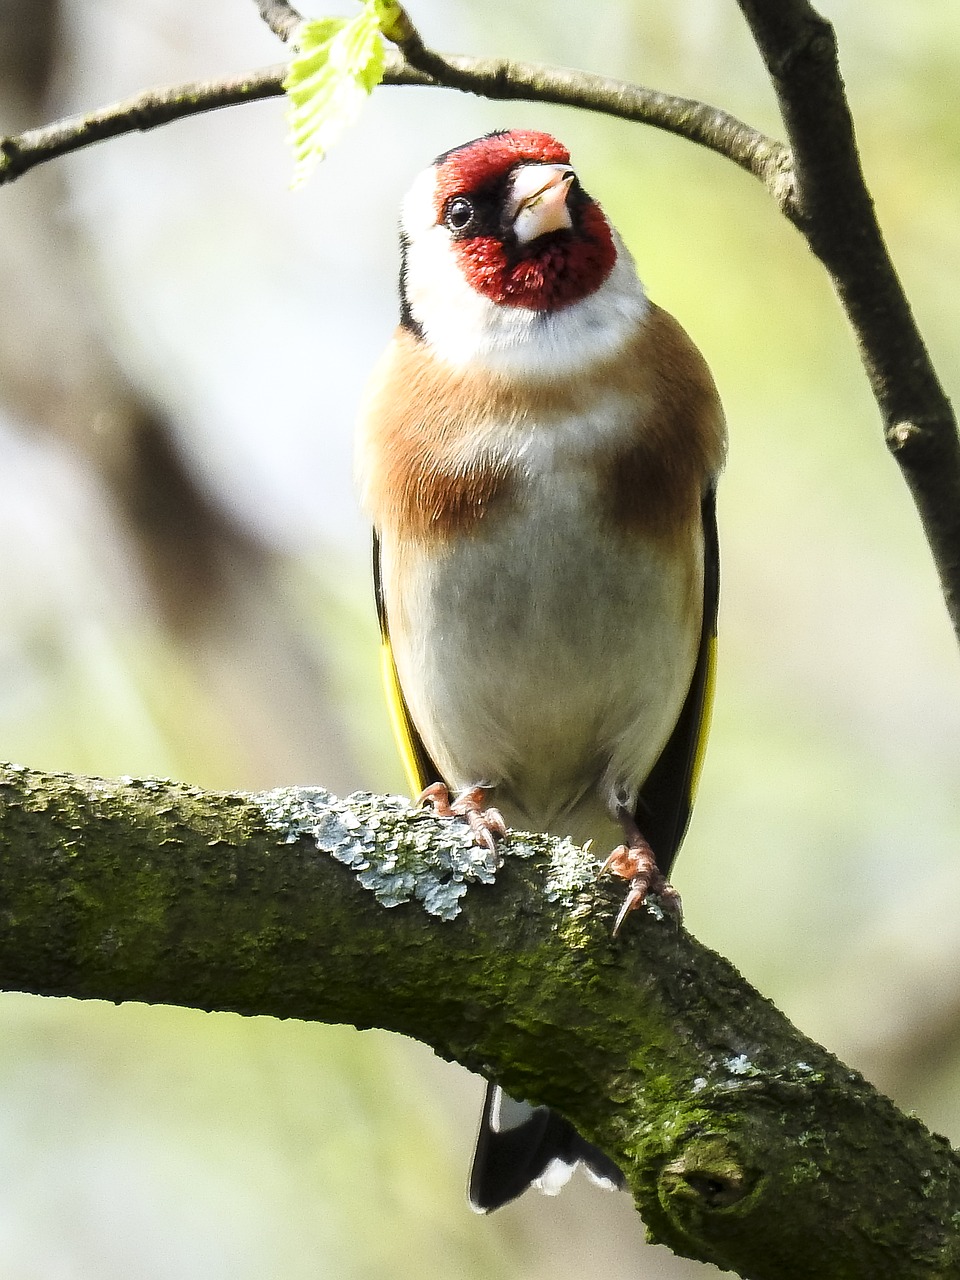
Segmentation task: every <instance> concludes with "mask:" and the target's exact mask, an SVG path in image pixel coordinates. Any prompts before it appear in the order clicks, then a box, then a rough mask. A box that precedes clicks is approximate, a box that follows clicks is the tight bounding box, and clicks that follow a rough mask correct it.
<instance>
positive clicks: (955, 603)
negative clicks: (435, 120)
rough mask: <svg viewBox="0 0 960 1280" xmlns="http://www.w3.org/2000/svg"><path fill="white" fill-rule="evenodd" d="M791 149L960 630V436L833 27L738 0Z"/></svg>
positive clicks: (768, 4)
mask: <svg viewBox="0 0 960 1280" xmlns="http://www.w3.org/2000/svg"><path fill="white" fill-rule="evenodd" d="M738 3H739V5H740V8H741V9H742V11H743V13H744V16H745V17H746V19H747V22H748V23H749V25H750V29H751V31H752V32H753V35H754V39H755V40H756V42H757V46H758V48H759V49H760V52H761V54H762V56H763V59H764V62H765V63H766V66H767V70H768V71H769V73H770V77H771V79H772V81H773V84H774V88H775V90H776V93H777V99H778V101H779V104H780V111H781V114H782V116H783V120H784V124H785V126H786V129H787V136H788V138H789V141H790V146H791V150H792V153H793V180H794V183H795V189H794V192H793V199H792V202H791V203H790V204H789V205H788V206H787V207H785V212H786V213H787V215H788V216H789V217H790V218H791V219H792V220H793V221H794V222H795V223H796V225H797V226H798V227H799V228H800V230H801V231H802V232H803V234H804V236H805V237H806V239H807V242H808V243H809V245H810V247H811V249H812V250H813V252H814V253H815V254H816V255H817V257H818V258H819V259H820V260H821V262H823V264H824V266H825V267H826V269H827V271H828V272H829V274H830V277H831V279H832V280H833V283H834V286H835V287H836V290H837V293H838V294H839V296H840V300H841V302H842V303H843V307H844V309H845V311H846V313H847V316H848V317H849V319H850V323H851V325H852V326H853V329H854V332H855V334H856V337H857V342H858V344H859V347H860V353H861V356H862V358H863V363H864V366H865V368H866V372H867V376H868V378H869V380H870V386H871V388H872V390H873V393H874V396H875V397H876V400H877V403H878V405H879V407H880V412H881V414H882V416H883V423H884V428H885V435H886V441H887V444H888V446H889V448H890V450H891V452H892V453H893V455H894V456H895V458H896V459H897V462H898V463H899V464H900V467H901V469H902V471H903V474H904V477H905V479H906V481H907V484H908V485H909V487H910V491H911V493H912V494H913V498H914V502H915V503H916V505H917V508H918V511H919V513H920V519H921V522H922V524H923V528H924V532H925V533H926V536H927V540H928V542H929V544H930V549H931V551H932V553H933V558H934V561H935V563H936V566H937V570H938V573H939V575H940V582H941V585H942V588H943V593H944V597H945V599H946V602H947V609H948V611H949V613H950V618H951V621H952V623H953V627H954V631H955V632H956V634H957V637H958V639H960V438H958V435H957V423H956V419H955V417H954V414H953V411H952V409H951V407H950V402H949V400H948V399H947V396H946V394H945V392H944V390H943V387H942V386H941V384H940V382H939V380H938V378H937V375H936V372H935V370H934V368H933V364H932V361H931V359H930V356H929V354H928V352H927V349H926V346H925V345H924V342H923V339H922V338H921V336H920V333H919V330H918V328H917V325H916V322H915V320H914V318H913V314H912V312H911V309H910V304H909V302H908V301H907V298H906V295H905V293H904V290H903V286H902V284H901V282H900V279H899V277H898V275H897V272H896V270H895V268H894V266H893V263H892V262H891V260H890V255H889V253H888V252H887V247H886V244H885V243H884V239H883V234H882V232H881V230H880V226H879V223H878V222H877V218H876V214H875V212H874V208H873V201H872V200H871V198H870V193H869V191H868V190H867V186H866V182H865V180H864V176H863V170H862V168H861V164H860V156H859V152H858V150H857V144H856V137H855V135H854V127H853V120H852V118H851V114H850V108H849V106H848V104H847V99H846V94H845V92H844V87H843V80H842V78H841V75H840V67H839V63H838V59H837V43H836V37H835V34H834V31H833V28H832V26H831V25H830V23H829V22H827V21H826V19H825V18H822V17H821V16H820V14H818V13H817V12H816V11H815V10H814V9H813V7H812V6H811V5H810V4H809V3H808V2H807V0H738Z"/></svg>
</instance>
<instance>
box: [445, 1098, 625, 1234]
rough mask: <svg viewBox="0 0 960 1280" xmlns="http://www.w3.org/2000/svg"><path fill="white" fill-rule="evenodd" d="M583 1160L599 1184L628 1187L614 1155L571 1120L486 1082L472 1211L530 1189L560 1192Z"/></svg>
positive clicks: (488, 1210)
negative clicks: (608, 1154) (605, 1151)
mask: <svg viewBox="0 0 960 1280" xmlns="http://www.w3.org/2000/svg"><path fill="white" fill-rule="evenodd" d="M578 1164H581V1165H583V1168H584V1171H585V1172H586V1173H587V1175H588V1177H590V1178H591V1179H592V1180H593V1181H594V1182H596V1183H597V1184H598V1185H599V1186H602V1187H606V1188H607V1189H609V1190H611V1191H619V1190H622V1189H623V1188H624V1186H625V1185H626V1183H625V1181H624V1177H623V1174H622V1173H621V1172H620V1170H619V1169H618V1168H617V1166H616V1165H615V1164H614V1163H613V1161H612V1160H611V1159H610V1157H609V1156H606V1155H604V1153H603V1152H602V1151H601V1150H600V1149H599V1147H595V1146H593V1145H592V1144H591V1143H589V1142H587V1141H586V1139H585V1138H581V1137H580V1135H579V1133H577V1131H576V1129H574V1127H573V1125H572V1124H571V1123H570V1122H569V1120H564V1119H563V1117H562V1116H559V1115H557V1113H556V1111H551V1110H550V1108H549V1107H532V1106H530V1104H529V1103H527V1102H517V1101H516V1100H515V1099H514V1098H511V1097H510V1096H509V1094H506V1093H504V1092H503V1090H502V1089H501V1088H500V1086H499V1085H496V1084H490V1083H488V1084H487V1092H486V1095H485V1097H484V1100H483V1111H482V1113H481V1115H480V1132H479V1134H478V1135H477V1146H476V1150H475V1152H474V1156H473V1168H472V1169H471V1171H470V1190H469V1195H470V1207H471V1208H472V1209H474V1210H476V1212H477V1213H491V1212H492V1211H493V1210H494V1209H499V1208H500V1207H501V1205H505V1204H508V1203H509V1202H510V1201H511V1200H515V1199H516V1198H517V1196H519V1195H522V1194H523V1193H524V1191H526V1190H527V1188H528V1187H536V1189H537V1190H538V1191H542V1192H543V1193H544V1194H545V1195H548V1196H555V1195H557V1193H558V1192H559V1191H560V1190H561V1188H562V1187H564V1186H565V1185H566V1184H567V1182H568V1181H569V1180H570V1177H571V1176H572V1174H573V1172H574V1170H575V1169H576V1167H577V1165H578Z"/></svg>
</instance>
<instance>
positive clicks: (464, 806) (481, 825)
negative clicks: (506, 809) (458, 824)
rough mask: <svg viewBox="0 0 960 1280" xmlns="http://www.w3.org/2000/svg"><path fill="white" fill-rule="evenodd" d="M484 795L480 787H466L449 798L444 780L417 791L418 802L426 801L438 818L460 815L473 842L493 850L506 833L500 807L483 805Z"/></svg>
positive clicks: (489, 850) (423, 802)
mask: <svg viewBox="0 0 960 1280" xmlns="http://www.w3.org/2000/svg"><path fill="white" fill-rule="evenodd" d="M485 798H486V793H485V789H484V788H483V787H467V789H466V790H465V791H461V792H460V794H459V795H458V796H457V798H456V799H455V800H452V801H451V799H450V788H449V787H448V786H447V784H446V783H445V782H434V783H432V784H431V785H430V786H429V787H425V788H424V789H423V791H421V792H420V795H419V797H418V799H417V803H418V804H425V805H429V806H430V807H431V808H432V809H433V812H434V813H435V814H436V815H437V817H438V818H462V819H463V820H464V822H466V824H467V826H468V827H469V828H470V831H471V833H472V835H473V842H474V844H477V845H480V846H481V847H482V848H484V849H486V850H487V851H488V852H489V853H494V854H495V853H496V852H497V841H498V840H499V839H500V838H501V836H504V835H506V833H507V824H506V823H505V822H504V820H503V814H501V812H500V810H499V809H492V808H491V809H485V808H484V807H483V802H484V799H485Z"/></svg>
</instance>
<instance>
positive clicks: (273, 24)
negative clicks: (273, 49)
mask: <svg viewBox="0 0 960 1280" xmlns="http://www.w3.org/2000/svg"><path fill="white" fill-rule="evenodd" d="M254 4H255V5H256V6H257V8H258V9H259V10H260V17H261V18H262V19H263V20H264V22H265V23H266V24H267V26H268V27H269V28H270V30H271V31H272V32H273V34H274V35H276V36H279V37H280V39H281V40H289V39H290V37H291V36H292V35H293V33H294V31H296V29H297V27H299V25H300V23H301V22H303V15H302V14H300V13H297V11H296V9H295V8H294V7H293V5H292V4H287V0H254Z"/></svg>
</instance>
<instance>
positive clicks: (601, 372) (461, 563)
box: [356, 129, 726, 1212]
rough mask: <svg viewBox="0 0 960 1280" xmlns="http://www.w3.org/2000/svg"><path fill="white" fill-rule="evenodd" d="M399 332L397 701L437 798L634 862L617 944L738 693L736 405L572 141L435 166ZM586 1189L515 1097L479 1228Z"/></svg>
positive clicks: (385, 369)
mask: <svg viewBox="0 0 960 1280" xmlns="http://www.w3.org/2000/svg"><path fill="white" fill-rule="evenodd" d="M399 274H400V280H399V283H400V320H399V325H398V327H397V329H396V331H395V333H394V336H393V338H392V340H391V341H390V343H389V345H388V347H387V349H386V351H385V353H384V354H383V356H382V358H381V359H380V361H379V363H378V365H377V366H376V368H375V370H374V372H373V374H372V376H371V379H370V383H369V385H368V389H367V392H366V394H365V398H364V402H363V408H362V410H361V414H360V423H359V429H358V435H357V454H356V462H357V477H358V482H359V489H360V495H361V502H362V506H363V507H364V509H365V511H366V513H367V515H368V517H369V518H370V520H371V522H372V524H373V545H374V581H375V593H376V600H377V608H378V613H379V619H380V628H381V638H382V649H381V653H382V659H383V672H384V681H385V685H386V690H387V697H388V703H389V706H390V710H391V716H392V721H393V727H394V732H395V736H396V738H397V741H398V743H399V746H400V750H401V754H402V756H403V758H404V762H405V765H406V768H407V772H408V775H409V778H410V782H411V786H412V788H413V791H414V794H416V793H418V792H419V793H420V796H421V799H423V800H424V801H425V802H428V803H430V804H432V806H433V807H434V809H435V810H436V811H437V812H438V813H441V814H448V815H449V814H453V815H455V816H459V817H461V818H463V819H464V820H466V821H467V822H468V823H469V826H470V828H471V830H472V832H473V838H474V839H475V841H476V842H477V843H478V844H481V845H486V846H487V847H488V848H489V849H491V850H495V849H496V847H497V845H498V842H499V841H500V839H501V837H502V835H503V833H504V831H505V829H506V828H507V827H508V826H509V827H513V828H518V829H521V830H527V831H538V832H547V833H549V834H553V835H557V836H570V837H571V838H572V839H573V840H575V841H577V842H579V843H581V844H585V843H586V842H587V841H592V842H593V847H595V848H597V849H607V848H612V849H613V851H612V853H611V854H610V856H609V857H608V858H607V860H606V863H605V864H604V868H603V869H604V870H606V871H609V872H612V873H613V874H616V875H618V876H621V877H622V878H624V879H625V880H626V881H628V892H627V896H626V898H625V900H624V903H623V906H622V908H621V910H620V914H619V916H618V918H617V921H616V924H615V927H614V932H617V931H618V930H619V929H620V928H621V926H622V925H623V923H624V920H625V919H626V918H627V917H628V916H629V914H630V912H631V911H633V910H634V909H636V908H637V907H638V906H640V905H641V904H642V903H643V902H644V901H645V899H646V898H647V896H648V895H653V894H658V895H659V896H660V901H661V903H662V904H663V905H665V906H666V907H667V908H668V909H670V910H673V911H674V912H676V911H679V898H678V896H677V895H676V892H675V890H674V889H673V888H672V886H671V885H670V884H669V882H668V880H667V875H668V873H669V871H670V867H671V863H672V861H673V858H674V856H675V854H676V852H677V849H678V847H679V845H680V843H681V841H682V839H683V836H684V833H685V831H686V827H687V823H688V820H689V816H690V809H691V805H692V800H693V794H694V791H695V788H696V783H697V779H698V775H699V771H700V765H701V761H702V755H703V749H704V744H705V740H706V732H707V728H708V721H709V716H710V707H711V702H712V694H713V683H714V668H715V658H714V654H715V645H716V619H717V601H718V591H719V555H718V545H717V529H716V485H717V478H718V476H719V473H720V471H721V469H722V466H723V462H724V457H725V451H726V428H725V422H724V415H723V411H722V408H721V405H720V399H719V395H718V392H717V389H716V386H715V383H714V380H713V377H712V375H711V373H710V370H709V368H708V366H707V363H706V361H705V359H704V357H703V356H702V355H701V354H700V352H699V350H698V349H697V347H696V346H695V345H694V343H693V341H692V340H691V339H690V338H689V337H688V335H687V334H686V332H685V331H684V329H683V328H682V327H681V326H680V324H679V323H678V322H677V321H676V320H674V319H673V318H672V316H671V315H669V314H668V312H666V311H665V310H663V309H661V308H660V307H658V306H657V305H656V304H655V303H653V302H652V301H651V300H650V299H649V297H648V296H647V292H646V290H645V288H644V286H643V284H642V282H641V280H640V277H639V276H638V273H637V269H636V266H635V264H634V261H633V258H632V257H631V254H630V252H629V250H628V248H627V246H626V245H625V243H624V241H623V239H622V238H621V236H620V235H619V233H618V232H617V231H616V229H615V228H614V227H613V226H612V224H611V223H610V221H609V220H608V218H607V216H606V215H605V214H604V212H603V210H602V208H601V206H600V205H599V204H598V203H597V201H596V200H595V199H593V198H592V197H591V196H590V195H588V194H587V192H586V191H585V190H584V188H583V185H582V184H581V182H580V179H579V177H578V174H577V171H576V169H575V168H574V167H573V166H572V164H571V162H570V153H569V151H568V150H567V148H566V147H564V146H563V144H562V143H560V142H558V141H557V140H556V139H555V138H553V137H552V136H550V135H549V134H546V133H543V132H540V131H538V130H532V129H511V130H498V131H496V132H494V133H490V134H486V135H484V136H483V137H480V138H475V139H473V140H471V141H469V142H466V143H463V144H461V145H459V146H456V147H453V148H452V149H451V150H448V151H445V152H444V153H443V154H442V155H440V156H438V157H437V158H436V160H434V161H433V163H432V164H430V165H429V166H428V167H427V168H426V169H425V170H424V171H423V172H422V173H420V174H419V176H418V177H417V178H416V180H415V181H414V183H413V185H412V187H411V189H410V190H409V192H408V194H407V195H406V197H405V199H404V200H403V203H402V208H401V217H400V273H399ZM578 1164H581V1165H583V1167H584V1169H585V1171H586V1172H587V1173H588V1174H589V1175H591V1176H592V1177H593V1178H594V1180H595V1181H597V1182H599V1183H601V1184H602V1185H606V1186H609V1187H622V1186H623V1185H624V1181H623V1176H622V1174H621V1171H620V1170H619V1169H618V1168H617V1166H616V1164H615V1163H614V1162H613V1161H612V1160H611V1159H610V1158H609V1157H608V1156H607V1155H606V1154H604V1153H603V1152H601V1151H600V1150H599V1149H598V1148H597V1147H595V1146H593V1145H592V1144H590V1143H589V1142H587V1141H586V1140H585V1139H584V1138H582V1137H581V1136H580V1135H579V1134H578V1133H577V1132H576V1130H575V1129H574V1127H573V1126H572V1124H571V1123H570V1122H569V1121H568V1120H566V1119H565V1118H564V1117H562V1116H560V1115H559V1114H558V1113H556V1112H554V1111H552V1110H550V1109H549V1108H547V1107H544V1106H532V1105H530V1104H528V1103H526V1102H524V1101H522V1100H519V1099H516V1100H515V1099H512V1098H510V1097H509V1096H508V1095H507V1094H505V1093H504V1092H503V1091H501V1089H500V1088H499V1086H498V1085H497V1084H496V1082H495V1081H490V1082H489V1083H488V1086H487V1093H486V1097H485V1101H484V1107H483V1113H482V1116H481V1122H480V1133H479V1137H478V1139H477V1146H476V1150H475V1155H474V1160H473V1166H472V1170H471V1176H470V1184H469V1193H468V1194H469V1200H470V1204H471V1205H472V1207H473V1208H474V1209H476V1210H477V1211H478V1212H489V1211H491V1210H493V1209H496V1208H499V1207H500V1206H501V1205H503V1204H506V1203H507V1202H508V1201H510V1200H512V1199H514V1198H515V1197H516V1196H518V1195H520V1194H521V1193H522V1192H523V1191H525V1190H526V1189H527V1188H528V1187H530V1186H536V1187H538V1188H539V1189H540V1190H542V1191H545V1192H547V1193H550V1194H553V1193H555V1192H556V1191H558V1190H559V1189H560V1187H561V1186H562V1185H563V1183H564V1182H565V1181H566V1180H567V1179H568V1178H569V1176H570V1174H571V1173H572V1171H573V1169H574V1168H575V1167H576V1166H577V1165H578Z"/></svg>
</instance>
